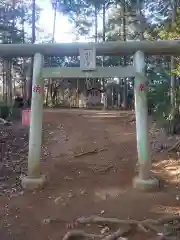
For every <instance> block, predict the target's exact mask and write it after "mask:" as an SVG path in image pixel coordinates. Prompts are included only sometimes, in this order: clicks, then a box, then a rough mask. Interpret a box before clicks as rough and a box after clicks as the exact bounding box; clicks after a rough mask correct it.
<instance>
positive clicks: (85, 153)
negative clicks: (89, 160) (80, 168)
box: [74, 148, 107, 158]
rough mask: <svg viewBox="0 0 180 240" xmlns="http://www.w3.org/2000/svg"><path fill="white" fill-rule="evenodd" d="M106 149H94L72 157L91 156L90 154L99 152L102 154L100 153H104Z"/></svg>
mask: <svg viewBox="0 0 180 240" xmlns="http://www.w3.org/2000/svg"><path fill="white" fill-rule="evenodd" d="M106 150H107V148H102V149H98V148H95V149H93V150H91V151H88V152H82V153H77V154H75V155H74V157H76V158H77V157H82V156H84V155H91V154H95V153H99V152H102V151H106Z"/></svg>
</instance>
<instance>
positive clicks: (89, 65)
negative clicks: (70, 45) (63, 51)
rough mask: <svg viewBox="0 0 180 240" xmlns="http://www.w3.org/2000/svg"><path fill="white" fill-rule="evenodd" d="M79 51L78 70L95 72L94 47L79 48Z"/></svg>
mask: <svg viewBox="0 0 180 240" xmlns="http://www.w3.org/2000/svg"><path fill="white" fill-rule="evenodd" d="M79 51H80V68H81V70H82V71H94V70H96V49H95V48H94V47H89V48H81V49H79Z"/></svg>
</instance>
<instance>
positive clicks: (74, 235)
mask: <svg viewBox="0 0 180 240" xmlns="http://www.w3.org/2000/svg"><path fill="white" fill-rule="evenodd" d="M102 237H103V236H102V235H98V234H89V233H85V232H84V231H80V230H73V231H70V232H68V233H66V235H65V236H64V237H63V240H76V239H77V240H80V239H94V238H102Z"/></svg>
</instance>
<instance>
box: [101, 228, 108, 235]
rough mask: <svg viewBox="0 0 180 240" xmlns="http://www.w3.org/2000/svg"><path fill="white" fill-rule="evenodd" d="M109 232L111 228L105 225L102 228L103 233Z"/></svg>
mask: <svg viewBox="0 0 180 240" xmlns="http://www.w3.org/2000/svg"><path fill="white" fill-rule="evenodd" d="M107 232H109V228H108V227H104V228H103V229H101V234H104V233H107Z"/></svg>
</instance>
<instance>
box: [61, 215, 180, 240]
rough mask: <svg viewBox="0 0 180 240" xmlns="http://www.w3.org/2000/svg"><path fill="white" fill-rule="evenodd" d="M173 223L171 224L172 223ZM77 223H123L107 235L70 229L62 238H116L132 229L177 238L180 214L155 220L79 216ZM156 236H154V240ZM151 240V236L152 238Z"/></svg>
mask: <svg viewBox="0 0 180 240" xmlns="http://www.w3.org/2000/svg"><path fill="white" fill-rule="evenodd" d="M172 223H173V224H172ZM78 224H84V225H87V224H98V225H108V224H109V225H112V224H114V225H123V226H121V227H120V228H119V227H118V230H117V231H115V232H113V233H111V234H109V235H107V233H106V234H102V235H97V234H88V233H85V232H83V231H71V232H68V233H67V234H66V235H65V236H64V238H63V240H81V239H83V240H84V239H96V238H100V239H101V240H117V239H120V237H123V236H126V237H127V236H129V235H130V234H131V233H132V232H134V231H133V230H134V229H136V230H137V231H138V230H139V231H143V232H144V233H148V232H153V233H155V236H156V237H157V236H158V239H161V240H163V239H164V240H177V239H180V237H179V236H178V234H179V232H178V231H179V230H180V216H179V215H175V216H165V217H161V218H159V219H157V220H153V219H145V220H143V221H137V220H121V219H118V218H104V217H100V216H90V217H81V218H78V219H77V220H76V226H77V225H78ZM155 239H157V238H154V240H155ZM152 240H153V238H152Z"/></svg>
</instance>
